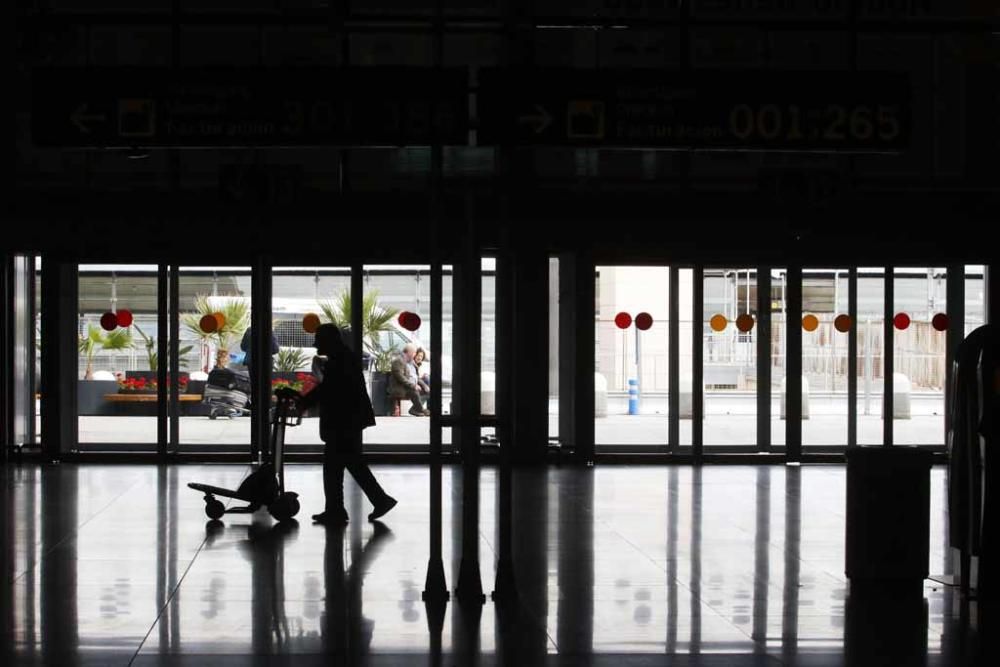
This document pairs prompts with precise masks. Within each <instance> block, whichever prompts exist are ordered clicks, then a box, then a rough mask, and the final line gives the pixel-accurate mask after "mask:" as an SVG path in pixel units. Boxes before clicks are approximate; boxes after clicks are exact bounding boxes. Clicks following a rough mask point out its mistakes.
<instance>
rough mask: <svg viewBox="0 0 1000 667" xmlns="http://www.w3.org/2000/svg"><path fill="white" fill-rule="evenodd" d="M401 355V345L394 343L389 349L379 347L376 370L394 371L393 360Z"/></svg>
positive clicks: (383, 371)
mask: <svg viewBox="0 0 1000 667" xmlns="http://www.w3.org/2000/svg"><path fill="white" fill-rule="evenodd" d="M398 355H399V347H398V346H396V345H393V346H392V347H390V348H388V349H385V350H383V349H381V348H379V349H378V350H377V351H376V352H375V370H376V371H378V372H379V373H391V372H392V360H393V359H394V358H395V357H397V356H398Z"/></svg>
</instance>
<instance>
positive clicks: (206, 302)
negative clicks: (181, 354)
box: [181, 294, 250, 373]
mask: <svg viewBox="0 0 1000 667" xmlns="http://www.w3.org/2000/svg"><path fill="white" fill-rule="evenodd" d="M194 308H195V312H193V313H185V314H184V315H182V316H181V322H183V323H184V326H185V327H186V328H187V330H188V331H190V332H191V333H192V334H194V336H195V337H196V338H197V339H198V340H200V341H201V342H202V343H207V344H209V345H214V346H215V364H214V366H213V368H225V367H226V366H227V365H229V349H230V347H232V346H233V345H238V344H239V340H240V338H241V337H242V336H243V332H244V331H246V330H247V327H249V326H250V304H249V303H247V302H246V301H244V300H243V299H241V298H238V297H228V298H227V297H217V298H216V297H208V296H205V295H203V294H199V295H198V296H196V297H195V299H194ZM212 313H222V315H223V316H224V317H225V322H223V323H222V326H221V327H219V328H218V329H216V330H215V331H212V332H207V331H204V330H202V328H201V318H202V317H204V316H205V315H210V314H212ZM202 370H204V371H205V372H206V373H207V372H208V371H209V368H208V359H207V358H203V359H202Z"/></svg>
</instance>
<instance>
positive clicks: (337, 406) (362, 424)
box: [299, 324, 396, 525]
mask: <svg viewBox="0 0 1000 667" xmlns="http://www.w3.org/2000/svg"><path fill="white" fill-rule="evenodd" d="M314 345H315V347H316V351H317V354H319V355H320V356H323V357H326V362H325V363H324V364H323V365H322V378H320V382H319V384H318V385H316V387H315V388H314V389H313V390H312V391H310V392H309V393H308V394H305V395H304V396H301V397H300V398H299V407H300V409H306V408H309V407H312V406H314V405H319V437H320V438H321V439H322V440H323V442H324V443H326V448H325V451H324V454H323V493H324V494H325V495H326V509H325V510H324V511H323V512H321V513H320V514H314V515H313V521H316V522H318V523H323V524H328V525H334V524H344V523H347V520H348V517H347V510H346V509H345V508H344V469H345V468H346V469H347V470H348V471H349V472H350V473H351V476H352V477H354V480H355V481H356V482H357V483H358V485H359V486H360V487H361V490H362V491H364V493H365V495H366V496H367V497H368V500H369V502H371V504H372V505H374V506H375V509H374V510H373V511H372V513H371V514H369V515H368V519H369V521H374V520H375V519H377V518H379V517H380V516H382V515H384V514H385V513H386V512H388V511H389V510H391V509H392V508H393V507H395V505H396V499H395V498H393V497H392V496H390V495H389V494H387V493H386V492H385V491H384V490H383V489H382V487H381V486H380V485H379V483H378V481H377V480H376V479H375V476H374V475H373V474H372V471H371V470H370V469H369V468H368V465H367V464H366V463H365V462H364V461H363V460H362V458H361V431H362V430H363V429H365V428H368V427H369V426H374V425H375V413H374V411H373V410H372V402H371V399H370V398H369V397H368V389H367V388H366V387H365V378H364V375H363V374H362V372H361V366H360V364H359V363H358V360H357V359H355V358H354V355H353V354H351V351H350V350H349V349H348V348H347V346H346V345H345V344H344V340H343V338H342V336H341V333H340V329H338V328H337V326H336V325H335V324H323V325H321V326H320V327H319V329H317V330H316V341H315V343H314Z"/></svg>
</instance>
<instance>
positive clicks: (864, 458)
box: [845, 447, 932, 594]
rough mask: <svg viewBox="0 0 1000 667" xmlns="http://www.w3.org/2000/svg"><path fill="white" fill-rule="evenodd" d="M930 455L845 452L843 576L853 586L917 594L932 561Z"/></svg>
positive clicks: (904, 450)
mask: <svg viewBox="0 0 1000 667" xmlns="http://www.w3.org/2000/svg"><path fill="white" fill-rule="evenodd" d="M931 461H932V456H931V453H930V452H927V451H924V450H921V449H918V448H916V447H856V448H852V449H849V450H848V451H847V535H846V541H845V542H846V554H845V555H846V557H845V573H846V574H847V578H848V579H850V580H851V586H852V587H854V586H855V585H856V584H861V585H863V586H866V585H868V586H878V587H884V588H889V587H891V588H893V589H894V590H899V591H901V592H915V593H917V594H920V592H921V590H922V587H923V580H924V579H926V578H927V575H928V564H929V560H930V496H931V491H930V485H931V478H930V469H931Z"/></svg>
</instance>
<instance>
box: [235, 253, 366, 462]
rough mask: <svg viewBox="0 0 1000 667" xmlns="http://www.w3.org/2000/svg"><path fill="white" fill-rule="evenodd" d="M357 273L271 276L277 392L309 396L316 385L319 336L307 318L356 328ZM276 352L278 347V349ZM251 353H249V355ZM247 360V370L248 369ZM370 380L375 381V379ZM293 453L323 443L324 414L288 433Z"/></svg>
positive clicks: (284, 270) (305, 270) (287, 270)
mask: <svg viewBox="0 0 1000 667" xmlns="http://www.w3.org/2000/svg"><path fill="white" fill-rule="evenodd" d="M350 296H351V269H350V268H349V267H316V266H311V267H294V268H292V267H274V268H273V269H272V272H271V330H272V332H273V335H274V341H273V346H275V347H277V349H278V352H277V353H276V354H274V356H273V357H272V359H271V386H272V389H276V388H278V387H280V386H290V387H291V388H293V389H295V390H296V391H299V392H303V393H304V392H308V391H309V390H310V389H312V387H313V386H314V385H315V382H316V377H315V376H314V375H313V373H312V363H313V357H314V356H315V355H316V348H314V347H313V341H314V338H315V336H314V334H313V333H310V332H309V331H307V330H306V325H307V323H306V316H307V315H310V314H313V315H316V316H317V317H318V318H319V320H320V322H333V323H335V324H337V325H339V326H342V327H345V328H346V327H349V326H350V319H351V312H350V306H351V303H350ZM272 349H274V347H272ZM243 352H244V353H245V350H244V351H243ZM246 361H247V360H246V357H244V358H243V364H244V366H245V365H246ZM369 378H370V375H369ZM285 442H286V443H288V445H289V447H290V449H292V450H294V448H295V446H296V445H300V446H301V445H315V446H316V448H318V447H320V446H321V445H322V444H323V443H322V440H320V437H319V413H318V411H311V412H310V413H308V414H307V415H306V416H305V417H304V418H303V420H302V424H300V425H299V426H298V427H296V428H291V429H288V430H286V432H285Z"/></svg>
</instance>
